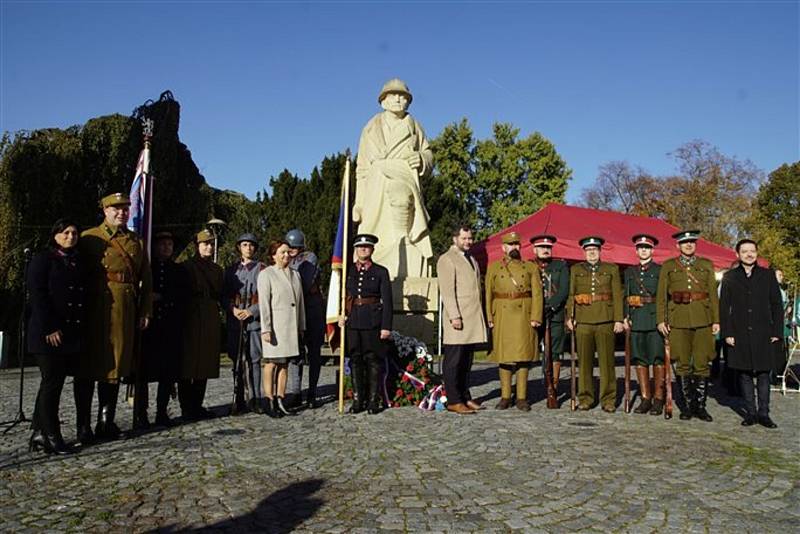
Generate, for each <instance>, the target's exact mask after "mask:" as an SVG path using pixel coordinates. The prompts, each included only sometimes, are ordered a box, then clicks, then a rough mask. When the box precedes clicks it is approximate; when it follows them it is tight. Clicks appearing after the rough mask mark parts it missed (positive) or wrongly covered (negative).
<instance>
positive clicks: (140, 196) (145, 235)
mask: <svg viewBox="0 0 800 534" xmlns="http://www.w3.org/2000/svg"><path fill="white" fill-rule="evenodd" d="M152 226H153V180H152V178H151V177H150V141H148V140H145V142H144V148H143V149H142V152H141V153H140V154H139V161H138V162H137V163H136V173H135V175H134V177H133V184H131V217H130V219H129V220H128V229H129V230H131V231H133V232H136V233H137V234H138V235H139V237H140V238H141V239H142V241H144V245H145V254H146V255H147V257H150V242H151V238H152V235H151V233H152V232H151V231H150V230H151V228H152Z"/></svg>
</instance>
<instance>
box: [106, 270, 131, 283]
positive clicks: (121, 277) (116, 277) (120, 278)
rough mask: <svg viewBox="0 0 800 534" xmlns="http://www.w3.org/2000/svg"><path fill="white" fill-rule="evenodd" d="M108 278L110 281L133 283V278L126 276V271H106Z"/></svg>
mask: <svg viewBox="0 0 800 534" xmlns="http://www.w3.org/2000/svg"><path fill="white" fill-rule="evenodd" d="M106 280H108V281H109V282H117V283H119V284H132V283H133V280H131V279H130V277H128V276H126V275H125V273H124V272H123V273H109V272H107V273H106Z"/></svg>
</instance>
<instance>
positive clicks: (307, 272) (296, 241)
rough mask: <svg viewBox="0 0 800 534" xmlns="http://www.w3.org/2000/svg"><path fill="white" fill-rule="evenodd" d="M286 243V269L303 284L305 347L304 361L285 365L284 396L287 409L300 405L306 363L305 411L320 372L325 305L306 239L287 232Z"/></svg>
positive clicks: (313, 401) (314, 393)
mask: <svg viewBox="0 0 800 534" xmlns="http://www.w3.org/2000/svg"><path fill="white" fill-rule="evenodd" d="M284 239H286V242H287V243H289V255H290V256H291V258H292V260H291V263H290V264H289V266H290V267H291V268H292V269H294V270H295V271H297V273H298V274H299V275H300V280H301V281H302V282H303V303H304V305H305V309H306V333H305V336H303V339H302V342H303V343H304V344H305V347H304V348H303V349H301V352H305V358H303V357H302V354H301V357H300V358H295V359H294V360H292V361H290V362H289V386H288V388H287V389H288V391H287V392H288V394H289V395H290V396H291V398H290V399H288V401H289V407H290V408H292V407H296V406H297V405H299V404H300V402H301V400H300V396H301V390H302V383H303V365H304V364H305V363H306V362H305V361H304V359H305V360H307V361H308V391H307V393H306V407H308V408H312V409H313V408H316V407H318V406H319V404H318V403H317V383H318V382H319V375H320V371H321V370H322V356H321V352H322V343H323V341H324V340H325V302H324V301H323V299H322V290H321V289H320V279H319V277H320V269H319V265H318V261H317V255H316V254H314V253H313V252H311V251H310V250H306V236H305V234H304V233H303V232H302V231H301V230H299V229H296V228H295V229H294V230H289V232H287V233H286V236H285V238H284Z"/></svg>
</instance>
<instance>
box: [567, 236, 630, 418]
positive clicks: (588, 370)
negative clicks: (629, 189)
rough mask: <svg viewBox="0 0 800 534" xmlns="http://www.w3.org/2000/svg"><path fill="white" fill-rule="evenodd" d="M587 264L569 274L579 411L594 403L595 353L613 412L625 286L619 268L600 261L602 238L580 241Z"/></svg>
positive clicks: (605, 403)
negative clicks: (617, 336) (616, 338)
mask: <svg viewBox="0 0 800 534" xmlns="http://www.w3.org/2000/svg"><path fill="white" fill-rule="evenodd" d="M578 243H579V244H580V246H581V248H583V252H584V256H585V257H586V261H584V262H581V263H578V264H575V265H573V266H572V268H571V269H570V272H569V275H570V276H569V297H568V299H567V315H568V318H567V328H569V329H570V330H571V331H572V332H575V342H576V345H577V349H578V368H579V375H578V409H580V410H588V409H590V408H591V407H592V404H594V378H593V376H592V375H593V372H594V353H595V350H597V363H598V365H599V367H600V405H601V406H602V407H603V410H604V411H606V412H609V413H613V412H614V411H615V410H616V403H617V377H616V374H615V371H614V334H619V333H620V332H622V331H623V324H622V287H621V284H620V281H619V268H618V267H617V266H616V265H614V264H613V263H604V262H601V261H600V248H601V247H602V246H603V243H605V240H604V239H603V238H602V237H596V236H589V237H584V238H583V239H581V240H580V241H579V242H578Z"/></svg>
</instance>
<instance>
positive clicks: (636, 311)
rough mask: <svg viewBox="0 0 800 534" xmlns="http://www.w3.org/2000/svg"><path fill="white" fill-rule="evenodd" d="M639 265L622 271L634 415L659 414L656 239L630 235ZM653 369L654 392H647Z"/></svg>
mask: <svg viewBox="0 0 800 534" xmlns="http://www.w3.org/2000/svg"><path fill="white" fill-rule="evenodd" d="M633 243H634V245H635V246H636V255H637V256H638V258H639V265H632V266H630V267H628V268H627V269H625V277H624V279H625V306H624V315H625V329H626V330H629V331H630V336H631V356H632V358H633V361H634V362H635V363H636V377H637V380H638V382H639V397H640V401H639V406H637V407H636V409H635V410H633V411H634V412H636V413H649V414H651V415H661V413H662V412H663V410H664V377H665V376H666V375H665V373H664V372H665V369H664V339H663V338H662V337H661V334H659V332H658V329H657V328H656V292H657V291H658V275H659V274H660V273H661V266H660V265H659V264H657V263H656V262H655V261H653V248H654V247H655V246H656V245H658V239H656V238H655V237H653V236H651V235H647V234H639V235H635V236H633ZM651 365H652V366H653V383H654V386H655V392H654V393H653V392H652V391H651V389H650V366H651Z"/></svg>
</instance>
